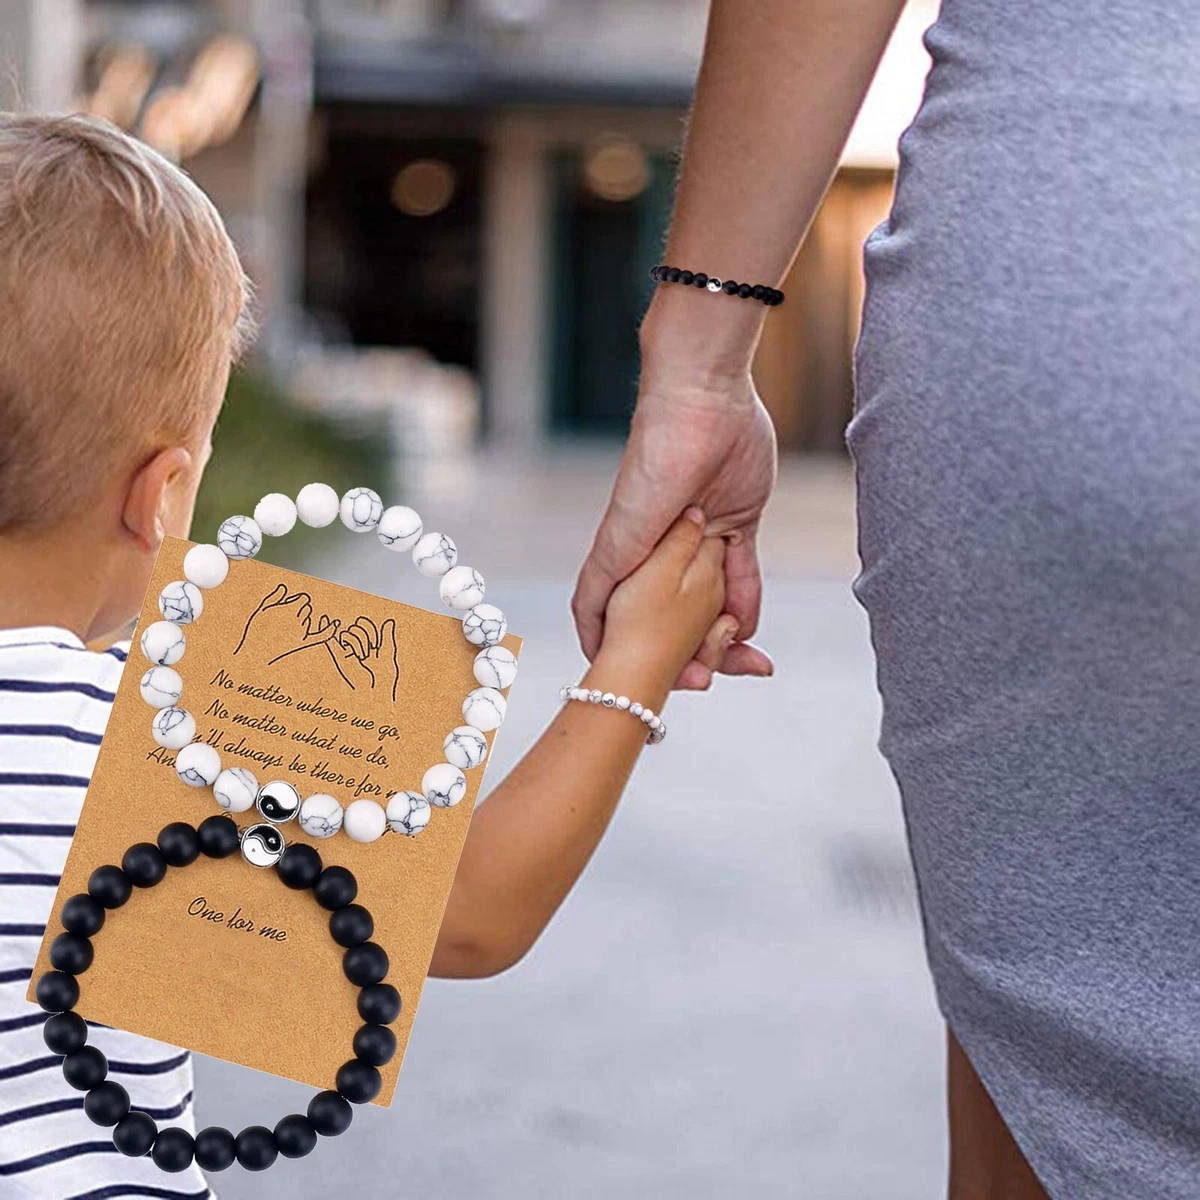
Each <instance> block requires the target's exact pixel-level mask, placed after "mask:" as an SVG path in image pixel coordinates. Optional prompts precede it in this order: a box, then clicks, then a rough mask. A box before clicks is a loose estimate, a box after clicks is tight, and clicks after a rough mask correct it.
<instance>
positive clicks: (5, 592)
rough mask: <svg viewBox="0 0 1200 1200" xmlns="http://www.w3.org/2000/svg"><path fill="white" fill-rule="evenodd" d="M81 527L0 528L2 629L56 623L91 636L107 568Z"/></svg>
mask: <svg viewBox="0 0 1200 1200" xmlns="http://www.w3.org/2000/svg"><path fill="white" fill-rule="evenodd" d="M80 543H81V538H80V535H79V532H78V531H77V530H76V531H73V532H71V533H68V532H67V531H65V530H49V531H47V530H45V529H38V530H36V531H32V532H26V531H16V532H6V533H0V629H19V628H22V627H25V626H30V625H53V626H55V627H57V628H60V629H67V630H70V632H72V633H74V634H75V635H76V636H78V637H79V638H81V639H82V640H83V641H87V640H88V639H89V638H90V637H94V636H95V635H96V632H97V630H96V629H95V625H96V621H97V616H98V615H99V610H100V606H101V604H102V597H103V596H104V594H105V590H106V589H105V584H106V583H107V579H106V574H105V571H104V570H103V567H102V565H101V564H100V563H98V561H97V556H96V554H95V547H94V545H93V547H92V552H91V553H90V554H89V552H88V548H87V545H86V544H80Z"/></svg>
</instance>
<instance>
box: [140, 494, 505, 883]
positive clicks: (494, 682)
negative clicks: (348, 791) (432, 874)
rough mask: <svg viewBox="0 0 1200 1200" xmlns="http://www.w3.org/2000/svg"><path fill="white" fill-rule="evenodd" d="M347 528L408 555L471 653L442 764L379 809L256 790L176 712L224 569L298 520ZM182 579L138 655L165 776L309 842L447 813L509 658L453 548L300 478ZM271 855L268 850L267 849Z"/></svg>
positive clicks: (405, 513)
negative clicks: (169, 754) (294, 825)
mask: <svg viewBox="0 0 1200 1200" xmlns="http://www.w3.org/2000/svg"><path fill="white" fill-rule="evenodd" d="M339 516H340V517H341V519H342V524H344V525H345V526H346V528H347V529H350V530H352V531H353V532H355V533H366V532H368V531H369V530H372V529H374V530H375V531H376V533H377V535H378V537H379V541H380V543H381V544H382V545H383V546H385V547H386V548H387V549H389V550H394V551H397V552H402V551H411V553H412V560H413V565H414V566H415V567H416V568H417V570H418V571H420V572H421V574H422V575H426V576H428V577H430V578H432V579H438V580H439V581H440V582H439V584H438V592H439V594H440V596H441V598H442V602H443V603H444V604H445V605H446V606H447V607H448V608H450V609H451V610H453V611H454V612H456V613H458V614H460V615H461V618H462V628H463V636H464V637H465V638H466V640H467V641H468V642H469V643H470V644H471V645H472V646H478V647H479V653H478V654H476V655H475V661H474V664H473V668H472V670H473V674H474V676H475V680H476V682H477V683H478V685H479V686H478V687H476V688H474V689H473V690H472V691H471V692H469V693H468V694H467V697H466V699H465V700H464V701H463V705H462V716H463V724H462V725H459V726H456V727H455V728H454V729H452V730H451V731H450V732H449V733H448V734H447V735H446V738H445V742H444V743H443V754H444V756H445V761H443V762H437V763H434V764H433V765H432V766H431V767H430V768H429V769H428V770H427V771H426V772H425V774H424V776H423V777H422V779H421V787H420V790H419V791H414V790H408V789H405V790H402V791H398V792H396V793H395V794H394V795H392V796H391V797H390V799H389V800H388V802H387V804H386V806H383V805H381V804H379V803H377V802H376V801H374V800H368V799H363V800H355V801H354V802H353V803H351V804H349V805H347V806H345V807H343V806H342V804H341V802H340V801H339V800H338V799H337V798H336V797H335V796H331V795H329V794H328V793H325V792H316V793H314V794H313V795H311V796H308V797H307V798H305V799H301V796H300V793H299V792H298V791H297V790H296V788H294V787H293V786H292V785H291V784H290V783H288V782H287V781H286V780H278V779H277V780H271V781H268V782H267V783H264V784H262V785H261V786H260V785H259V782H258V780H257V779H256V778H255V777H254V775H253V774H252V773H251V772H250V771H248V770H247V769H246V768H245V767H225V766H223V764H222V762H221V756H220V755H219V754H218V752H217V750H216V749H215V748H214V747H212V746H210V745H208V744H207V743H205V742H198V741H196V740H195V739H196V719H195V717H193V716H192V714H191V713H189V712H188V711H187V710H186V709H185V708H183V707H181V701H182V699H183V679H182V677H181V676H180V674H179V672H178V671H176V670H174V664H175V663H177V662H179V660H180V659H181V658H183V656H184V652H185V651H186V649H187V636H186V634H185V633H184V628H183V627H184V626H186V625H190V624H192V623H194V622H195V621H196V620H197V619H198V618H199V617H200V615H201V613H203V611H204V594H203V593H204V592H205V591H208V590H211V589H213V588H216V587H219V586H220V585H221V584H222V583H224V582H225V579H226V577H227V576H228V574H229V568H230V564H231V563H234V562H237V561H239V560H241V559H247V558H253V557H254V556H255V555H256V554H257V553H258V552H259V550H260V549H262V543H263V536H264V535H266V536H269V537H282V536H283V535H284V534H286V533H289V532H290V531H291V530H292V528H293V527H294V526H295V524H296V521H297V519H299V520H301V521H303V522H304V523H305V524H306V525H309V526H312V527H313V528H314V529H320V528H324V527H325V526H326V525H331V524H332V523H333V522H334V521H335V520H336V519H337V518H338V517H339ZM183 574H184V576H185V578H183V579H177V580H174V581H172V582H171V583H168V584H167V585H166V587H164V588H163V589H162V591H161V592H160V593H159V597H158V609H159V612H161V613H162V616H163V619H162V620H161V621H155V622H154V623H153V624H152V625H149V626H147V628H146V629H145V630H144V631H143V632H142V635H141V638H140V645H141V650H142V654H143V655H145V657H146V658H147V659H148V660H149V662H150V664H151V666H150V669H149V670H148V671H147V672H146V673H145V674H144V675H143V676H142V681H141V692H142V698H143V699H144V700H145V701H146V703H147V704H148V705H150V707H151V708H154V709H156V710H157V711H156V713H155V715H154V719H153V721H152V722H151V731H152V733H153V735H154V740H155V741H156V742H157V743H158V744H159V745H160V746H162V747H163V748H164V749H167V750H174V751H175V752H176V754H175V770H176V773H177V774H178V775H179V778H180V779H181V780H182V781H183V782H184V783H186V784H188V785H189V786H190V787H197V788H199V787H207V788H211V789H212V793H213V797H214V798H215V799H216V801H217V803H218V804H219V805H220V806H221V807H222V808H223V809H224V810H225V811H226V812H229V813H239V812H245V811H247V810H248V809H250V808H251V807H253V808H255V809H256V810H257V811H258V813H259V815H260V816H262V817H263V818H265V819H266V820H267V821H268V822H270V823H271V825H281V824H285V823H286V822H288V821H291V820H293V819H296V820H298V821H299V824H300V827H301V828H302V829H303V830H304V831H305V833H308V834H309V835H311V836H312V837H316V838H326V837H332V836H333V835H334V834H335V833H338V832H339V831H344V832H345V833H346V835H347V836H348V837H350V838H353V839H354V840H355V841H358V842H373V841H375V839H376V838H378V837H380V836H381V835H382V834H384V833H385V832H388V831H389V830H390V831H392V832H395V833H402V834H405V835H407V836H409V837H414V836H415V835H416V834H418V833H420V832H421V830H422V829H424V828H425V826H426V825H427V824H428V823H429V818H430V815H431V813H432V810H433V809H434V808H451V807H453V806H454V805H456V804H457V803H458V802H459V801H460V800H461V799H462V798H463V796H465V795H466V792H467V777H466V775H465V773H464V772H466V771H470V770H473V769H474V768H476V767H479V766H482V764H483V761H484V759H485V758H487V753H488V744H487V738H485V737H484V734H485V733H488V732H490V731H491V730H493V729H497V728H499V726H500V723H501V722H502V721H503V720H504V714H505V709H506V707H507V704H508V701H507V699H506V698H505V695H504V692H505V691H506V690H507V689H508V688H509V687H510V686H511V685H512V682H513V680H514V679H515V678H516V675H517V660H516V657H515V656H514V655H513V653H512V651H511V650H508V649H506V648H505V647H504V646H501V645H499V642H500V640H501V639H502V638H503V637H504V635H505V633H506V632H507V631H508V621H507V620H506V619H505V616H504V613H502V612H501V611H500V609H498V608H497V607H496V606H495V605H494V604H485V603H484V602H483V598H484V593H485V585H484V581H483V576H482V575H480V574H479V572H478V571H476V570H475V569H474V568H473V567H468V566H460V565H458V547H457V546H455V544H454V542H453V541H452V540H451V539H450V538H449V537H448V536H447V535H446V534H444V533H438V532H426V531H425V528H424V525H423V523H422V521H421V518H420V517H419V516H418V515H417V513H415V512H414V511H413V510H412V509H411V508H406V507H405V506H404V505H394V506H392V507H391V508H384V506H383V501H382V500H381V499H380V498H379V496H378V494H377V493H376V492H373V491H372V490H371V489H370V488H364V487H358V488H351V489H350V491H348V492H347V493H346V494H345V495H344V496H341V497H339V496H338V494H337V492H335V491H334V490H333V488H331V487H329V486H328V485H327V484H324V483H310V484H308V485H307V486H305V487H303V488H301V489H300V492H299V494H298V495H297V497H296V499H295V500H294V501H293V500H292V499H291V497H290V496H285V495H283V494H281V493H279V492H272V493H271V494H270V495H268V496H264V497H263V498H262V499H261V500H260V501H259V502H258V505H257V506H256V508H255V510H254V516H253V517H247V516H234V517H230V518H228V520H226V521H223V522H222V523H221V527H220V529H218V530H217V540H216V544H215V545H198V546H193V547H192V548H191V549H190V550H189V551H188V552H187V554H186V555H184V559H183ZM271 845H272V850H271V854H270V855H268V856H267V857H268V858H269V859H270V861H262V862H258V859H254V860H253V861H255V862H256V863H258V865H260V866H272V865H273V864H274V863H275V862H277V861H278V860H279V858H280V857H282V855H283V851H284V849H285V846H284V844H283V839H282V837H277V838H274V839H271ZM276 848H277V853H276Z"/></svg>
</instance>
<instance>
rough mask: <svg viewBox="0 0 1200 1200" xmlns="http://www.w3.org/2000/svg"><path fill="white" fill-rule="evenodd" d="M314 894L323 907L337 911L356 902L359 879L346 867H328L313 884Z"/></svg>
mask: <svg viewBox="0 0 1200 1200" xmlns="http://www.w3.org/2000/svg"><path fill="white" fill-rule="evenodd" d="M313 895H314V896H316V898H317V903H318V904H319V905H320V906H321V907H322V908H327V909H329V911H330V912H336V911H337V910H338V909H339V908H345V907H346V905H347V904H353V903H354V897H355V896H357V895H358V880H357V879H355V878H354V876H353V875H352V874H351V873H350V872H349V871H347V870H346V868H345V867H326V868H325V870H323V871H322V872H321V877H320V878H319V879H318V880H317V882H316V883H314V884H313Z"/></svg>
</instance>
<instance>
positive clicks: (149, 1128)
mask: <svg viewBox="0 0 1200 1200" xmlns="http://www.w3.org/2000/svg"><path fill="white" fill-rule="evenodd" d="M157 1136H158V1126H157V1125H156V1124H155V1123H154V1118H153V1117H152V1116H150V1115H149V1113H144V1112H131V1113H127V1114H126V1115H125V1116H123V1117H122V1118H121V1119H120V1120H119V1121H118V1122H117V1127H116V1129H114V1130H113V1145H114V1146H116V1148H117V1149H118V1150H120V1152H121V1153H122V1154H127V1155H129V1157H130V1158H141V1157H143V1155H146V1154H149V1153H150V1147H151V1146H153V1145H154V1139H155V1137H157Z"/></svg>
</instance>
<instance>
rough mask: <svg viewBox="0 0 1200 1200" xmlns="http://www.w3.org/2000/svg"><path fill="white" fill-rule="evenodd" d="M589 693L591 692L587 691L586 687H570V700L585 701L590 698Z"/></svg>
mask: <svg viewBox="0 0 1200 1200" xmlns="http://www.w3.org/2000/svg"><path fill="white" fill-rule="evenodd" d="M591 694H592V693H591V692H589V691H588V690H587V688H581V687H573V688H572V689H571V699H572V700H585V701H586V700H588V699H590V697H591Z"/></svg>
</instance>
